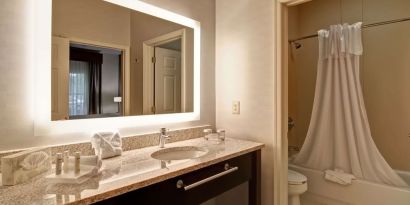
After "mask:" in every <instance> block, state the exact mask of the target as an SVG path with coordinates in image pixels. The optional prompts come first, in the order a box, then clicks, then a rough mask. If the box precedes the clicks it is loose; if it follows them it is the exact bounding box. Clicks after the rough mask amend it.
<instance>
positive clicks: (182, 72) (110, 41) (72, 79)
mask: <svg viewBox="0 0 410 205" xmlns="http://www.w3.org/2000/svg"><path fill="white" fill-rule="evenodd" d="M52 35H53V38H52V120H73V119H87V118H101V117H121V116H135V115H152V114H167V113H181V112H193V30H192V29H191V28H188V27H185V26H182V25H179V24H176V23H173V22H170V21H166V20H163V19H160V18H156V17H153V16H149V15H147V14H143V13H140V12H137V11H133V10H130V9H127V8H123V7H120V6H117V5H114V4H110V3H107V2H104V1H100V0H87V1H81V0H53V13H52Z"/></svg>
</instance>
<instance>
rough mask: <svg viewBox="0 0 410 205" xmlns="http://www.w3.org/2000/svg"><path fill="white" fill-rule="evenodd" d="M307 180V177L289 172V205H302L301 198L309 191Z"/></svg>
mask: <svg viewBox="0 0 410 205" xmlns="http://www.w3.org/2000/svg"><path fill="white" fill-rule="evenodd" d="M307 189H308V187H307V178H306V176H305V175H303V174H301V173H299V172H295V171H293V170H290V169H289V170H288V205H300V198H299V196H300V195H301V194H303V193H305V192H306V191H307Z"/></svg>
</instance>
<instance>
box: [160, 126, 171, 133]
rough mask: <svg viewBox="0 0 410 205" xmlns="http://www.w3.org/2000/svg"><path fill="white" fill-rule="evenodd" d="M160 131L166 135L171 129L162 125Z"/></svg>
mask: <svg viewBox="0 0 410 205" xmlns="http://www.w3.org/2000/svg"><path fill="white" fill-rule="evenodd" d="M159 131H160V133H161V134H163V135H166V134H167V132H168V131H169V129H167V128H165V127H162V128H161V129H160V130H159Z"/></svg>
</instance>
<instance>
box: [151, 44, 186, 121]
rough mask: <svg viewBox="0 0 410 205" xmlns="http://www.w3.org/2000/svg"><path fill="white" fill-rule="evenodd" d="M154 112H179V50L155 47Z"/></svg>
mask: <svg viewBox="0 0 410 205" xmlns="http://www.w3.org/2000/svg"><path fill="white" fill-rule="evenodd" d="M155 59H156V60H155V113H157V114H161V113H178V112H181V52H180V51H175V50H170V49H165V48H159V47H156V48H155Z"/></svg>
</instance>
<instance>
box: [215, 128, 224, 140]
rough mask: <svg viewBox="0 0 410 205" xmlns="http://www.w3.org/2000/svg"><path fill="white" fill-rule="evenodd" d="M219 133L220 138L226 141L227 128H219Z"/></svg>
mask: <svg viewBox="0 0 410 205" xmlns="http://www.w3.org/2000/svg"><path fill="white" fill-rule="evenodd" d="M216 132H217V133H218V138H219V140H220V141H225V130H224V129H218V130H217V131H216Z"/></svg>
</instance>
